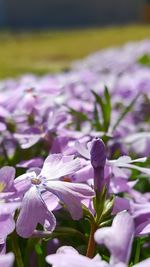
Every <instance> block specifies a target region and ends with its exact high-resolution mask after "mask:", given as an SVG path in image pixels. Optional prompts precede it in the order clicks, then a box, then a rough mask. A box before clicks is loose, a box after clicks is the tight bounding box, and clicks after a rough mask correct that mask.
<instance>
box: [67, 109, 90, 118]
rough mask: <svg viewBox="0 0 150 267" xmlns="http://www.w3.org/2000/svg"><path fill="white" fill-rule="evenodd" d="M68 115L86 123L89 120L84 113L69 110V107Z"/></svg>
mask: <svg viewBox="0 0 150 267" xmlns="http://www.w3.org/2000/svg"><path fill="white" fill-rule="evenodd" d="M69 113H70V114H71V115H72V116H75V117H76V118H77V119H79V120H80V121H88V120H89V118H88V117H87V115H86V114H85V113H83V112H80V111H77V110H75V109H73V108H70V107H69Z"/></svg>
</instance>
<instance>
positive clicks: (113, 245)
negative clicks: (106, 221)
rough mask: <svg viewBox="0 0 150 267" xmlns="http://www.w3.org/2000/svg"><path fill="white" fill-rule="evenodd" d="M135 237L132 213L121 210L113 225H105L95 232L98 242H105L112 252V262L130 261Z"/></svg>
mask: <svg viewBox="0 0 150 267" xmlns="http://www.w3.org/2000/svg"><path fill="white" fill-rule="evenodd" d="M133 238H134V223H133V219H132V217H131V216H130V214H129V213H128V212H126V211H123V212H120V213H118V214H117V215H116V217H115V218H114V220H113V224H112V226H111V227H104V228H102V229H99V230H97V231H96V233H95V240H96V242H97V243H98V244H104V245H105V246H106V247H107V248H108V249H109V251H110V252H111V257H110V264H112V265H113V264H114V265H115V264H117V263H119V262H124V263H128V261H129V258H130V253H131V246H132V242H133Z"/></svg>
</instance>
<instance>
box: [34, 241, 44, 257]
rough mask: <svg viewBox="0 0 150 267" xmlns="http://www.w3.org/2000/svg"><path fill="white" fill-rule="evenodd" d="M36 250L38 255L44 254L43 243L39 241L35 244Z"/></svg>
mask: <svg viewBox="0 0 150 267" xmlns="http://www.w3.org/2000/svg"><path fill="white" fill-rule="evenodd" d="M35 251H36V253H37V254H38V255H42V254H43V251H42V248H41V244H39V243H37V244H36V245H35Z"/></svg>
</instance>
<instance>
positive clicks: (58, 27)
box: [0, 0, 150, 78]
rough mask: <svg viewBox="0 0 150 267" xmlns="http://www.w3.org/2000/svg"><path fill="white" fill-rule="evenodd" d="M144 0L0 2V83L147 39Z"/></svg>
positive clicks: (149, 7) (148, 9)
mask: <svg viewBox="0 0 150 267" xmlns="http://www.w3.org/2000/svg"><path fill="white" fill-rule="evenodd" d="M149 22H150V0H13V1H12V0H0V30H1V31H0V78H3V77H7V76H15V75H18V74H22V73H24V72H35V73H38V74H43V73H45V72H48V71H58V70H62V69H67V68H68V67H69V64H70V62H71V61H72V60H75V59H79V58H82V57H84V56H86V55H88V54H89V53H91V52H94V51H96V50H99V49H101V48H105V47H108V46H109V47H110V46H114V45H120V44H123V43H124V42H127V41H132V40H133V41H134V40H141V39H145V38H149V37H150V26H149Z"/></svg>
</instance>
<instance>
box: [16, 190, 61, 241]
mask: <svg viewBox="0 0 150 267" xmlns="http://www.w3.org/2000/svg"><path fill="white" fill-rule="evenodd" d="M38 223H40V224H43V225H45V223H46V225H45V226H46V228H48V230H49V231H53V230H54V228H55V226H56V220H55V217H54V215H53V214H52V213H51V212H50V211H49V210H48V209H47V207H46V205H45V203H44V201H43V199H42V198H41V196H40V194H39V192H38V191H37V189H36V187H35V186H33V187H31V188H30V190H29V191H27V193H26V194H25V196H24V198H23V202H22V208H21V211H20V214H19V217H18V220H17V224H16V230H17V233H18V234H19V235H20V236H22V237H24V238H27V237H29V236H31V235H32V233H33V231H34V229H35V228H36V226H37V224H38Z"/></svg>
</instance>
